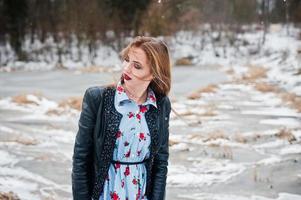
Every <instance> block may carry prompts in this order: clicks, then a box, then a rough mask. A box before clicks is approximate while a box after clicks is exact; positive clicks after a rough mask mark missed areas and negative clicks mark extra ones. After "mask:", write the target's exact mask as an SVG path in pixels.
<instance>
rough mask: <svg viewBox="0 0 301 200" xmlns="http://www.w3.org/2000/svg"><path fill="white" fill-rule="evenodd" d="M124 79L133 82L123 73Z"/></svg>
mask: <svg viewBox="0 0 301 200" xmlns="http://www.w3.org/2000/svg"><path fill="white" fill-rule="evenodd" d="M123 78H124V79H125V80H127V81H129V80H131V77H129V76H128V75H126V74H125V73H123Z"/></svg>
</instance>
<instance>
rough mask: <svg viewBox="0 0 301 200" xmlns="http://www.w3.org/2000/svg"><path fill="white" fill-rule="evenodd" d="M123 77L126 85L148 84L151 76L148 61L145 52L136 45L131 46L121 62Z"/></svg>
mask: <svg viewBox="0 0 301 200" xmlns="http://www.w3.org/2000/svg"><path fill="white" fill-rule="evenodd" d="M122 67H123V74H122V76H123V78H124V82H125V83H126V84H128V85H132V86H134V85H141V84H149V83H150V82H151V80H152V78H153V75H152V73H151V68H150V63H149V60H148V59H147V57H146V54H145V52H144V51H143V50H142V49H141V48H138V47H132V48H131V49H130V50H129V52H128V56H127V57H125V59H124V61H123V63H122Z"/></svg>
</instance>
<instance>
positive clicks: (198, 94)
mask: <svg viewBox="0 0 301 200" xmlns="http://www.w3.org/2000/svg"><path fill="white" fill-rule="evenodd" d="M200 97H201V94H200V93H197V92H193V93H191V94H189V95H188V96H187V98H188V99H192V100H194V99H199V98H200Z"/></svg>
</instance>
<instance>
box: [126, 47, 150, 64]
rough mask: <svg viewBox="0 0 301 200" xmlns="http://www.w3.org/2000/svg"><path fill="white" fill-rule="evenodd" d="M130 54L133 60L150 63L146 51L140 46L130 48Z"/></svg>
mask: <svg viewBox="0 0 301 200" xmlns="http://www.w3.org/2000/svg"><path fill="white" fill-rule="evenodd" d="M128 56H129V57H130V58H131V60H132V61H137V62H140V63H141V64H142V65H147V64H148V59H147V56H146V53H145V52H144V50H142V49H141V48H139V47H132V48H130V50H129V52H128Z"/></svg>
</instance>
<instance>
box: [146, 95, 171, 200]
mask: <svg viewBox="0 0 301 200" xmlns="http://www.w3.org/2000/svg"><path fill="white" fill-rule="evenodd" d="M170 110H171V105H170V101H169V99H168V97H166V102H165V111H164V112H163V113H164V115H163V120H164V123H163V124H164V128H163V130H164V132H163V133H160V134H163V135H162V140H161V141H162V142H161V144H160V147H159V150H158V153H157V154H156V155H155V158H154V165H153V171H152V193H151V200H163V199H165V196H166V194H165V190H166V189H165V188H166V178H167V166H168V158H169V146H168V141H169V117H170Z"/></svg>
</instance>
